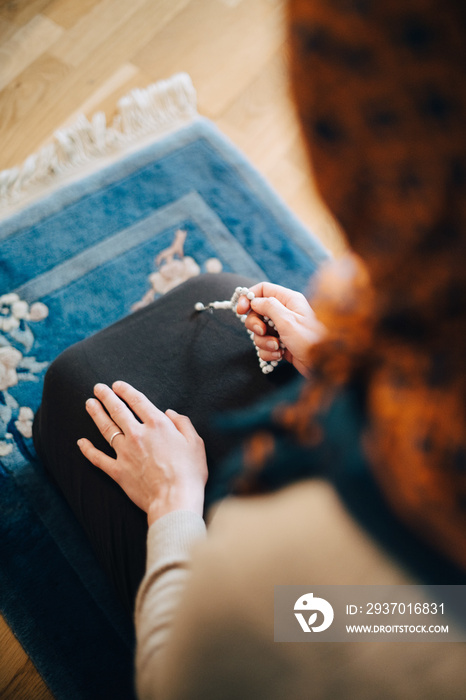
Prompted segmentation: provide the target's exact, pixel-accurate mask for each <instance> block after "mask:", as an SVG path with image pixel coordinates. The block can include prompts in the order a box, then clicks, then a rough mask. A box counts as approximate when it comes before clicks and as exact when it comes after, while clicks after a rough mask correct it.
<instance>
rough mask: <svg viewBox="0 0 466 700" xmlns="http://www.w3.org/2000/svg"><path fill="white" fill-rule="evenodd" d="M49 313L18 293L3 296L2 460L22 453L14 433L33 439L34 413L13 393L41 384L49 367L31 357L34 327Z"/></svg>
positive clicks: (0, 306) (0, 322) (0, 317)
mask: <svg viewBox="0 0 466 700" xmlns="http://www.w3.org/2000/svg"><path fill="white" fill-rule="evenodd" d="M48 313H49V310H48V308H47V306H46V305H45V304H43V303H42V302H39V301H38V302H35V303H33V304H31V305H29V304H28V303H27V302H26V301H24V300H23V299H20V297H19V296H18V295H17V294H15V293H10V294H3V295H2V296H0V458H1V457H6V456H7V455H11V453H13V452H14V451H15V450H19V447H18V445H17V444H16V441H15V436H14V434H13V433H14V432H16V433H19V435H18V438H19V436H22V437H23V438H27V439H29V438H31V437H32V420H33V417H34V413H33V410H32V408H31V407H29V406H21V405H20V404H19V403H18V401H17V400H16V399H15V397H14V396H13V395H12V393H11V389H12V388H13V387H16V386H17V385H18V384H19V383H20V382H24V381H39V379H38V376H37V375H38V374H39V373H40V372H42V370H43V369H44V368H45V367H47V365H48V362H37V360H36V358H35V357H34V356H33V355H31V351H32V349H33V347H34V334H33V332H32V330H31V327H30V324H31V323H38V322H40V321H43V320H44V319H45V318H47V316H48ZM12 431H13V432H12Z"/></svg>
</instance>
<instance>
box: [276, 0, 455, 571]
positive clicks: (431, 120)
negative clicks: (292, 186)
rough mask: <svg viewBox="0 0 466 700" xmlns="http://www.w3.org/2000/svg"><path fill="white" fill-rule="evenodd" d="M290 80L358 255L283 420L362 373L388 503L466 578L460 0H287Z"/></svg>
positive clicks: (375, 462) (334, 295)
mask: <svg viewBox="0 0 466 700" xmlns="http://www.w3.org/2000/svg"><path fill="white" fill-rule="evenodd" d="M289 32H290V53H291V58H290V63H291V83H292V89H293V93H294V97H295V101H296V104H297V108H298V112H299V116H300V119H301V124H302V128H303V132H304V136H305V140H306V143H307V145H308V148H309V153H310V158H311V162H312V167H313V170H314V173H315V178H316V181H317V185H318V187H319V189H320V192H321V194H322V197H323V199H324V201H325V202H326V203H327V204H328V206H329V208H330V209H331V211H332V212H333V214H334V215H335V217H336V219H337V220H338V221H339V223H340V224H341V227H342V229H343V230H344V231H345V234H346V236H347V238H348V242H349V245H350V247H351V248H352V250H353V251H354V253H355V256H354V257H353V258H348V259H342V260H340V261H338V262H337V263H336V265H337V267H338V269H337V270H335V269H333V270H332V269H329V270H328V271H327V272H325V271H324V273H323V275H322V278H321V280H320V284H319V286H318V288H317V291H316V294H315V297H314V298H313V299H312V304H313V306H315V308H316V311H317V313H318V315H320V318H321V320H323V321H324V322H325V323H326V324H327V327H328V328H329V330H330V334H329V336H328V337H327V339H326V340H325V342H324V343H322V344H321V345H319V346H318V347H316V348H315V349H314V351H313V356H312V362H313V364H314V367H315V368H316V371H317V374H318V376H319V377H320V379H319V382H318V383H317V385H313V386H308V387H306V389H305V391H304V393H303V395H302V396H301V399H300V400H299V402H298V403H297V404H296V406H294V407H293V408H290V409H289V410H287V411H286V412H285V413H284V418H283V419H284V420H285V421H286V423H287V425H288V427H292V428H293V429H294V430H295V431H297V432H298V433H299V434H300V435H301V437H302V438H303V439H305V438H306V433H307V431H308V429H309V426H310V425H311V422H312V416H313V415H314V411H315V410H316V407H317V404H318V403H319V402H321V401H322V396H323V395H324V394H326V393H327V394H331V392H332V391H334V389H335V388H336V387H338V386H339V385H341V384H343V383H345V382H347V381H349V380H351V378H352V377H353V376H355V374H356V373H357V374H358V377H362V378H363V382H364V386H365V395H366V397H367V411H368V426H369V427H368V428H367V431H366V434H365V436H364V449H365V453H366V456H367V458H368V461H369V463H370V465H371V468H372V470H373V473H374V475H375V477H376V480H377V481H378V483H379V485H380V487H381V489H382V491H383V493H384V494H385V496H386V499H387V500H388V502H389V503H390V505H391V507H392V509H394V511H395V512H396V513H397V514H398V516H399V517H400V518H401V519H402V520H403V521H404V522H405V523H406V524H407V525H408V526H409V527H410V528H412V529H413V530H415V531H416V532H417V533H418V534H419V535H421V537H423V538H425V539H426V540H427V541H428V542H429V543H430V544H431V545H432V546H434V547H435V548H437V549H438V550H439V551H440V552H442V553H443V554H446V555H447V556H448V557H449V558H450V559H451V560H453V561H455V562H456V563H457V564H459V565H460V566H461V567H462V568H463V569H466V41H465V36H466V5H465V4H464V0H458V1H455V0H441V1H440V0H439V1H436V0H291V1H290V2H289Z"/></svg>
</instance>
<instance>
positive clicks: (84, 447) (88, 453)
mask: <svg viewBox="0 0 466 700" xmlns="http://www.w3.org/2000/svg"><path fill="white" fill-rule="evenodd" d="M78 447H79V449H80V450H81V452H82V453H83V455H84V457H86V459H88V460H89V462H91V464H93V465H94V467H98V468H99V469H102V471H103V472H105V473H106V474H108V475H109V476H111V477H112V478H113V472H114V468H115V463H116V460H115V459H112V457H109V456H108V455H106V454H105V453H104V452H102V451H101V450H98V449H97V448H96V447H94V445H93V444H92V442H91V441H90V440H88V439H87V438H81V439H80V440H78Z"/></svg>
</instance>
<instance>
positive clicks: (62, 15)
mask: <svg viewBox="0 0 466 700" xmlns="http://www.w3.org/2000/svg"><path fill="white" fill-rule="evenodd" d="M95 5H96V0H79V1H78V2H76V0H52V2H49V4H48V5H47V7H46V8H45V10H44V11H43V12H42V14H43V15H45V16H46V17H48V18H49V19H51V20H52V21H53V22H56V24H59V25H60V27H64V28H65V29H71V28H72V27H74V25H75V24H76V23H77V22H78V20H80V19H82V17H84V16H85V15H87V14H88V13H89V12H91V10H92V9H93V8H94V6H95Z"/></svg>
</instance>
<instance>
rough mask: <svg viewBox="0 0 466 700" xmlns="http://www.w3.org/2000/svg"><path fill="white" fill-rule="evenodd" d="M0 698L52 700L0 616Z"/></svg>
mask: <svg viewBox="0 0 466 700" xmlns="http://www.w3.org/2000/svg"><path fill="white" fill-rule="evenodd" d="M0 649H1V654H0V697H1V698H2V700H25V698H34V700H53V695H52V694H51V692H50V690H49V689H48V687H47V686H46V684H45V683H44V681H43V680H42V678H41V677H40V675H39V674H38V673H37V671H36V669H35V667H34V665H33V663H32V661H31V660H30V659H29V658H28V656H27V654H26V653H25V652H24V651H23V649H22V648H21V646H20V645H19V644H18V641H17V640H16V637H15V636H14V635H13V632H12V631H11V630H10V628H9V627H8V625H7V623H6V622H5V619H4V618H3V617H2V616H1V615H0Z"/></svg>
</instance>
